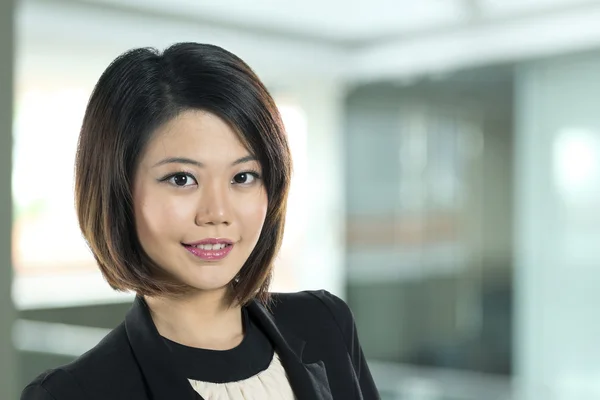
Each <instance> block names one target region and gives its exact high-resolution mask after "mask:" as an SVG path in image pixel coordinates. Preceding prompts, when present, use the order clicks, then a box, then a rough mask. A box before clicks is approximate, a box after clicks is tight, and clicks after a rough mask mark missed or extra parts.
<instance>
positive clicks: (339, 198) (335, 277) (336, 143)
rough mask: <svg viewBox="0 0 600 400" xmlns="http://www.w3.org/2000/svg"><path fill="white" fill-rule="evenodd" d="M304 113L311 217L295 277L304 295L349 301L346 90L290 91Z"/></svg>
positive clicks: (328, 83) (326, 84) (323, 84)
mask: <svg viewBox="0 0 600 400" xmlns="http://www.w3.org/2000/svg"><path fill="white" fill-rule="evenodd" d="M286 93H289V94H290V96H291V97H292V98H293V100H294V102H295V103H296V104H298V105H299V106H300V107H301V108H302V110H303V111H304V112H305V117H306V123H307V126H306V131H307V138H306V153H307V156H308V158H307V164H308V169H307V171H306V178H305V180H304V182H305V187H304V188H303V190H305V193H304V195H303V196H302V198H303V199H305V203H304V204H296V205H294V207H303V208H304V210H303V212H304V214H305V215H306V216H307V220H306V221H305V226H306V232H307V236H306V237H305V238H304V239H303V243H304V249H303V250H302V251H301V257H299V259H298V262H297V263H296V265H295V271H294V275H295V277H296V280H297V282H298V286H299V287H300V289H302V290H305V289H326V290H329V291H330V292H332V293H334V294H336V295H338V296H340V297H342V298H343V297H345V288H346V273H345V271H346V268H345V263H344V255H345V241H346V239H345V223H344V221H345V207H344V172H343V151H344V147H343V131H342V122H343V118H342V116H343V96H344V89H343V86H342V85H341V84H340V83H338V82H336V81H334V80H330V79H323V80H322V81H311V82H302V84H298V85H294V86H293V87H292V88H291V89H290V90H289V91H286Z"/></svg>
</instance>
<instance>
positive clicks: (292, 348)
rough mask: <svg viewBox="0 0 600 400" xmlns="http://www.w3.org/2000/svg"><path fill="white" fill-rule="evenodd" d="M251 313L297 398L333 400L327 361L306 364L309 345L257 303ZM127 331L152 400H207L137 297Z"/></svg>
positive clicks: (145, 305)
mask: <svg viewBox="0 0 600 400" xmlns="http://www.w3.org/2000/svg"><path fill="white" fill-rule="evenodd" d="M248 312H249V314H250V315H251V316H253V317H255V320H256V321H257V324H258V325H259V327H260V328H261V329H262V330H263V332H264V333H265V334H266V335H267V337H268V338H269V339H271V340H272V341H273V344H274V345H275V349H276V351H277V352H278V353H279V356H280V358H281V362H282V364H283V366H284V368H285V370H286V372H287V374H288V378H289V380H290V384H291V385H292V389H293V390H294V393H295V395H296V398H297V399H298V400H331V399H332V395H331V391H330V388H329V383H328V380H327V373H326V369H325V364H324V363H323V361H317V362H312V363H304V362H303V361H302V353H303V350H304V348H305V346H306V341H304V340H303V339H301V338H298V337H297V336H296V335H294V334H293V333H292V332H290V331H289V330H287V329H285V328H284V327H283V326H278V325H277V324H276V321H275V319H274V317H273V315H272V314H271V313H270V312H269V311H268V310H267V309H266V308H265V307H264V306H263V305H262V304H260V303H259V302H257V301H256V300H253V301H251V302H250V304H249V305H248ZM125 328H126V331H127V337H128V339H129V343H130V344H131V348H132V350H133V354H134V356H135V358H136V359H137V361H138V365H139V366H140V369H141V371H142V374H143V375H144V377H145V380H146V384H147V387H148V390H149V392H150V398H151V399H152V400H169V399H190V400H192V399H195V400H203V399H202V397H201V396H200V395H199V394H198V393H196V391H194V389H193V388H192V387H191V385H190V384H189V382H188V380H187V379H186V378H185V374H184V373H183V371H181V370H179V367H178V364H177V363H176V362H175V360H173V359H172V357H171V354H170V352H169V351H168V349H167V346H166V344H165V343H164V341H163V340H162V339H161V337H160V334H159V333H158V330H157V329H156V326H155V325H154V322H153V321H152V317H151V316H150V310H149V308H148V306H147V304H146V302H145V301H144V300H143V298H141V297H139V296H136V298H135V300H134V302H133V306H132V307H131V309H130V310H129V312H128V313H127V316H126V318H125Z"/></svg>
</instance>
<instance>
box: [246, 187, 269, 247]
mask: <svg viewBox="0 0 600 400" xmlns="http://www.w3.org/2000/svg"><path fill="white" fill-rule="evenodd" d="M267 206H268V202H267V195H266V193H263V194H261V195H260V196H258V197H257V198H255V199H253V200H252V201H245V202H243V203H242V205H241V207H240V209H239V215H240V221H241V222H242V223H243V226H244V230H245V231H246V234H247V235H252V236H255V240H258V236H259V235H260V232H261V230H262V227H263V224H264V222H265V217H266V215H267Z"/></svg>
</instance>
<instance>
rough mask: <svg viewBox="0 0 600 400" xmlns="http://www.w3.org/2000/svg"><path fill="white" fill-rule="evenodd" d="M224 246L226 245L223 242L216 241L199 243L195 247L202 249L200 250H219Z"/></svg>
mask: <svg viewBox="0 0 600 400" xmlns="http://www.w3.org/2000/svg"><path fill="white" fill-rule="evenodd" d="M225 246H227V245H226V244H225V243H218V244H199V245H197V246H195V247H197V248H199V249H202V250H221V249H223V248H225Z"/></svg>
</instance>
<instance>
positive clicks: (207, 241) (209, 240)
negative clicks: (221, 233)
mask: <svg viewBox="0 0 600 400" xmlns="http://www.w3.org/2000/svg"><path fill="white" fill-rule="evenodd" d="M220 243H225V244H233V240H229V239H224V238H206V239H202V240H200V241H197V242H193V243H185V245H186V246H198V245H199V244H220Z"/></svg>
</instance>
